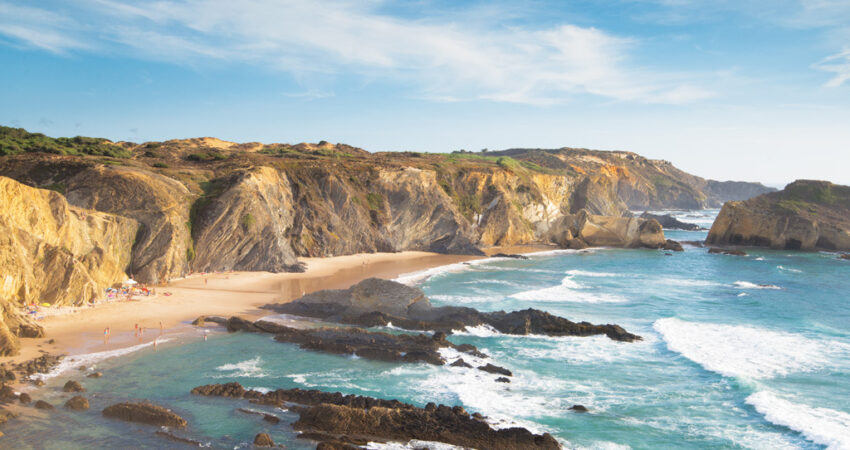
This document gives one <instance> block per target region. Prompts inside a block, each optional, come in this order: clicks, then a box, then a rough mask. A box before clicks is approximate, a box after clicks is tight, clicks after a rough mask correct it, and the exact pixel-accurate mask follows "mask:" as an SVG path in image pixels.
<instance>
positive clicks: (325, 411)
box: [192, 383, 561, 450]
mask: <svg viewBox="0 0 850 450" xmlns="http://www.w3.org/2000/svg"><path fill="white" fill-rule="evenodd" d="M219 392H220V393H231V394H232V393H236V392H242V393H243V397H244V398H246V399H250V400H252V401H254V402H257V403H261V404H268V405H277V406H282V405H283V402H291V403H298V404H301V405H305V406H304V407H300V408H290V409H291V410H292V411H295V412H297V413H298V414H299V416H300V417H299V419H298V421H296V422H295V423H294V424H293V428H294V429H296V430H299V431H302V432H304V433H303V435H302V436H301V437H305V438H309V439H316V440H321V441H326V442H328V443H329V445H332V446H325V447H319V448H346V447H344V446H345V445H348V444H351V443H357V442H363V441H364V440H367V439H369V440H372V439H375V440H379V441H400V442H407V441H410V440H413V439H416V440H423V441H434V442H443V443H446V444H452V445H456V446H462V447H470V448H487V449H491V448H492V449H504V450H519V449H529V448H534V449H559V448H561V446H560V444H558V442H557V441H556V440H555V438H553V437H552V436H551V435H549V434H542V435H537V434H533V433H531V432H530V431H528V430H526V429H524V428H509V429H501V430H494V429H492V428H490V426H489V425H488V424H487V423H486V422H484V421H482V420H481V419H480V416H479V417H474V416H472V415H470V414H469V413H468V412H466V411H465V410H464V409H463V408H461V407H458V406H456V407H449V406H444V405H439V406H436V405H434V404H429V405H428V406H426V407H425V408H417V407H415V406H413V405H409V404H406V403H401V402H399V401H397V400H381V399H375V398H371V397H361V396H355V395H345V396H344V395H342V394H340V393H338V392H335V393H327V392H320V391H303V390H300V389H278V390H277V391H273V392H268V393H265V394H263V393H261V392H258V391H253V390H251V391H246V390H245V389H244V388H242V386H241V385H239V384H238V383H228V384H227V385H208V386H199V387H196V388H195V389H193V390H192V393H193V394H197V395H215V393H219Z"/></svg>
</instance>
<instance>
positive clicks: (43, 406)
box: [34, 400, 54, 409]
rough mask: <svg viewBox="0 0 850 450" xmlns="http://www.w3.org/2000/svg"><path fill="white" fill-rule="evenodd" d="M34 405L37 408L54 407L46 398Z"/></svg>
mask: <svg viewBox="0 0 850 450" xmlns="http://www.w3.org/2000/svg"><path fill="white" fill-rule="evenodd" d="M34 406H35V409H54V408H53V405H51V404H50V403H47V402H46V401H44V400H38V401H36V402H35V405H34Z"/></svg>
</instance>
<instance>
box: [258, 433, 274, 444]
mask: <svg viewBox="0 0 850 450" xmlns="http://www.w3.org/2000/svg"><path fill="white" fill-rule="evenodd" d="M254 445H255V446H257V447H274V441H273V440H272V437H271V436H269V435H268V433H258V434H257V435H256V436H254Z"/></svg>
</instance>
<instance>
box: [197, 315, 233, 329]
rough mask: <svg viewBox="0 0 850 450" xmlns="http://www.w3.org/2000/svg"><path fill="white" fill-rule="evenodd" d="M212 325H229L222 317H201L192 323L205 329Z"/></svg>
mask: <svg viewBox="0 0 850 450" xmlns="http://www.w3.org/2000/svg"><path fill="white" fill-rule="evenodd" d="M210 323H214V324H217V325H225V326H226V325H227V319H226V318H224V317H221V316H200V317H198V318H197V319H195V320H194V321H192V325H195V326H199V327H203V326H206V325H208V324H210Z"/></svg>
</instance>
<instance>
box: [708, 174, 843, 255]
mask: <svg viewBox="0 0 850 450" xmlns="http://www.w3.org/2000/svg"><path fill="white" fill-rule="evenodd" d="M706 242H707V243H709V244H721V245H722V244H731V245H743V246H757V247H770V248H776V249H789V250H818V249H819V250H845V251H846V250H850V187H848V186H840V185H835V184H832V183H829V182H827V181H810V180H798V181H795V182H794V183H791V184H789V185H788V186H786V187H785V189H784V190H782V191H780V192H775V193H770V194H765V195H761V196H758V197H755V198H752V199H750V200H747V201H744V202H729V203H726V204H725V205H723V209H721V210H720V214H719V215H718V216H717V219H716V220H715V221H714V224H713V225H712V226H711V231H709V233H708V238H707V239H706Z"/></svg>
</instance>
